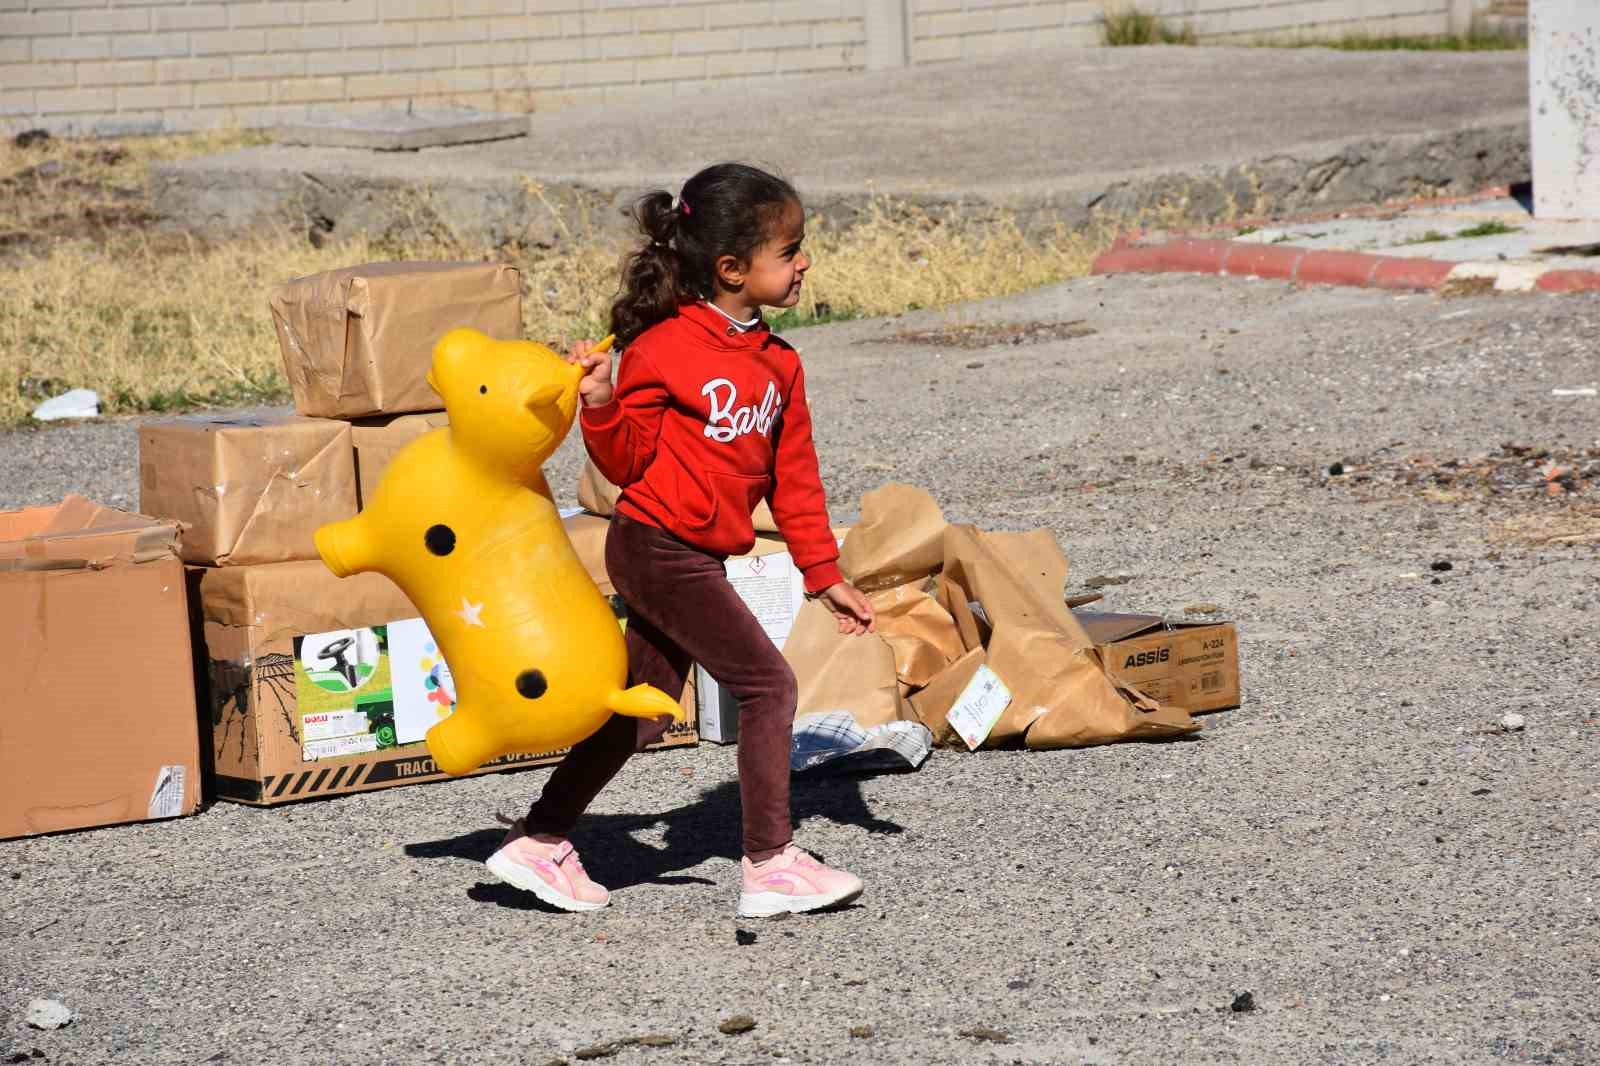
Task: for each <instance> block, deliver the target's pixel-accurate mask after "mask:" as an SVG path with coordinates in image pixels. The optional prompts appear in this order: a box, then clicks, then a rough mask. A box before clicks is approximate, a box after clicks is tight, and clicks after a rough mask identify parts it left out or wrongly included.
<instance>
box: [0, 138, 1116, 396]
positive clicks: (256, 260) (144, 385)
mask: <svg viewBox="0 0 1600 1066" xmlns="http://www.w3.org/2000/svg"><path fill="white" fill-rule="evenodd" d="M245 139H246V138H244V137H242V136H241V135H238V134H233V135H221V136H216V135H213V136H209V137H191V138H149V139H141V140H129V141H126V142H122V143H121V144H119V145H108V144H106V143H104V142H74V141H52V142H49V143H47V144H46V145H44V146H42V147H38V148H30V149H17V148H14V147H12V146H10V145H9V144H7V145H6V146H5V147H3V148H0V233H10V234H15V235H19V236H15V237H13V238H12V239H11V241H10V246H9V247H6V246H5V245H4V244H0V256H3V257H4V258H0V423H14V422H18V421H21V420H23V419H25V418H26V417H27V412H28V411H30V410H31V409H32V408H33V406H34V405H36V404H37V403H38V402H39V401H40V400H42V399H45V398H47V397H49V396H51V395H54V394H55V393H57V392H60V391H63V390H65V389H68V388H75V387H88V388H93V389H95V390H97V391H98V392H99V393H100V396H101V401H102V409H103V410H104V411H105V412H107V413H118V412H140V411H170V410H180V409H185V408H192V407H196V406H205V405H231V404H248V403H260V402H282V401H284V400H285V399H286V398H287V389H286V387H285V384H284V380H283V376H282V371H281V367H280V364H279V354H278V346H277V341H276V339H275V338H274V336H273V333H272V328H271V322H270V319H269V316H268V313H267V310H266V297H267V292H268V290H269V289H270V288H271V287H272V286H273V285H275V284H277V283H279V282H281V281H284V280H287V279H289V278H293V277H299V276H302V275H305V274H311V273H315V272H318V271H322V270H330V269H334V268H337V267H342V266H349V265H352V264H356V263H362V262H369V261H373V260H382V259H440V258H443V259H466V260H478V259H503V260H506V261H509V262H512V263H514V264H515V265H517V266H518V267H520V268H521V270H522V271H523V276H524V281H525V285H526V289H525V299H524V305H523V306H524V312H523V317H524V324H525V327H526V334H527V336H529V337H532V338H535V339H539V340H543V341H545V342H546V343H551V344H564V343H565V342H567V341H569V340H572V339H576V338H578V337H591V338H592V337H597V336H600V335H601V334H603V333H604V332H605V331H606V330H605V319H606V315H607V311H608V308H609V305H610V301H611V299H612V297H613V295H614V293H615V287H616V277H617V265H618V260H619V256H620V254H621V252H622V249H621V248H620V247H618V246H616V245H615V244H614V243H609V244H608V243H606V242H603V241H600V240H599V239H592V234H591V233H590V231H589V230H588V227H587V224H586V223H585V221H584V220H582V219H575V220H568V221H567V223H566V224H567V225H568V227H569V229H568V233H567V236H568V237H569V238H570V239H569V240H564V241H563V242H562V243H561V245H560V246H559V247H558V248H557V249H555V250H548V249H521V248H516V247H502V248H483V247H469V246H465V245H463V244H462V243H461V242H460V241H459V240H457V239H456V238H454V237H453V235H451V234H450V233H448V232H447V231H444V230H443V229H441V228H440V227H438V226H436V225H432V224H431V223H430V221H429V218H428V217H427V214H426V212H425V211H419V212H418V214H417V216H416V222H415V225H414V226H412V227H411V230H410V232H408V233H406V234H405V235H404V236H402V237H401V238H399V239H389V240H387V241H385V242H383V243H378V242H375V241H373V240H370V239H367V238H365V237H361V236H357V237H351V238H346V239H342V240H337V241H334V240H329V241H328V242H326V243H325V244H324V245H323V246H322V247H320V248H318V247H313V246H312V244H311V243H310V242H309V241H308V240H307V238H306V235H305V234H304V233H302V232H294V233H290V232H283V231H275V232H257V233H253V234H250V235H246V236H241V237H238V238H235V239H230V240H227V241H220V242H215V243H207V242H203V241H199V240H196V239H194V238H192V237H189V236H187V235H184V234H182V233H173V232H167V231H161V230H158V229H154V228H152V227H151V226H150V225H149V224H148V223H149V218H148V190H147V189H146V188H145V187H144V170H145V167H146V166H147V165H148V164H149V163H150V162H151V161H153V160H155V159H163V158H177V157H180V156H182V155H186V154H197V153H201V152H209V151H215V150H218V149H219V148H222V147H226V146H228V145H230V144H235V143H239V142H240V141H242V140H245ZM52 160H57V161H59V162H60V163H61V166H59V167H46V168H45V173H44V174H43V175H42V176H41V175H40V171H39V168H40V167H41V165H42V164H47V163H49V162H51V161H52ZM19 175H20V176H19ZM41 189H43V190H44V191H45V192H47V194H48V195H45V196H37V195H32V193H37V192H39V191H40V190H41ZM113 208H114V210H113ZM810 234H811V235H810V237H809V239H808V242H807V244H808V249H809V250H810V252H811V254H812V258H813V264H814V265H813V267H812V270H811V273H810V274H809V275H808V278H807V281H808V284H807V286H806V290H805V295H804V297H803V302H802V304H801V306H800V307H798V308H796V309H795V311H794V312H791V313H786V314H785V315H784V316H783V318H782V320H781V322H780V323H779V324H780V325H781V326H793V325H800V324H805V323H806V322H808V321H822V320H826V319H829V318H840V317H856V316H860V315H876V314H888V313H894V312H898V311H905V310H910V309H915V308H922V307H930V308H931V307H940V306H944V305H947V304H952V303H956V302H960V301H965V300H972V299H979V298H983V297H987V296H995V295H1001V294H1005V293H1011V292H1017V291H1021V290H1024V289H1028V288H1032V287H1035V286H1038V285H1042V284H1047V283H1049V282H1052V281H1057V280H1061V279H1063V278H1068V277H1073V276H1077V275H1081V274H1084V273H1086V272H1087V270H1088V267H1089V264H1090V262H1091V261H1092V259H1093V257H1094V255H1095V253H1096V252H1097V251H1098V250H1099V249H1100V248H1101V247H1103V246H1104V245H1105V244H1106V243H1109V234H1105V235H1095V234H1085V233H1080V232H1073V231H1070V230H1068V229H1067V228H1066V227H1064V226H1063V227H1059V228H1058V229H1056V230H1055V231H1054V232H1051V233H1046V234H1043V235H1039V234H1033V235H1024V234H1023V232H1022V231H1021V230H1020V229H1019V228H1018V226H1017V225H1016V224H1015V223H1014V222H1013V221H1012V220H1010V219H1005V218H1002V219H999V220H984V221H974V220H970V219H967V218H964V217H963V216H961V215H959V214H955V213H950V214H947V215H940V216H934V215H930V214H929V213H927V212H925V211H922V210H919V209H916V208H913V207H909V206H906V205H903V204H896V203H894V202H891V201H888V200H881V201H878V202H877V203H875V204H874V205H873V206H872V208H871V209H870V210H869V211H868V212H867V214H866V217H865V218H864V220H863V221H861V222H860V223H859V224H858V225H855V226H852V227H850V228H849V229H848V230H842V231H841V230H835V229H831V228H829V227H828V226H826V225H824V224H823V223H822V222H821V220H815V221H813V222H812V224H811V226H810Z"/></svg>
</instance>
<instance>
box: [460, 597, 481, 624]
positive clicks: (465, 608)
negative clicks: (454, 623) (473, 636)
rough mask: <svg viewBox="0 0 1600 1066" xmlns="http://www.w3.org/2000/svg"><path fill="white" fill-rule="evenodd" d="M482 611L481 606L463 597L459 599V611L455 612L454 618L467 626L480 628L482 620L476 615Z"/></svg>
mask: <svg viewBox="0 0 1600 1066" xmlns="http://www.w3.org/2000/svg"><path fill="white" fill-rule="evenodd" d="M482 611H483V604H481V603H473V602H472V601H470V600H468V599H467V598H466V597H465V596H463V597H461V610H459V611H457V612H456V617H457V618H459V619H461V620H462V621H463V622H465V623H467V625H469V626H482V625H483V619H482V618H479V617H478V615H479V614H480V613H481V612H482Z"/></svg>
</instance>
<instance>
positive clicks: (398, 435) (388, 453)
mask: <svg viewBox="0 0 1600 1066" xmlns="http://www.w3.org/2000/svg"><path fill="white" fill-rule="evenodd" d="M449 424H450V416H449V415H447V414H445V413H444V412H443V411H425V412H423V413H421V414H414V415H380V416H378V417H376V418H361V419H353V420H352V421H351V423H350V444H351V446H352V447H353V448H354V449H355V453H356V502H357V504H359V505H360V506H362V507H365V506H366V505H367V501H368V500H370V499H372V494H373V492H374V491H376V490H377V487H378V481H379V480H380V479H381V478H382V477H383V472H384V471H385V470H386V469H388V467H389V463H390V462H392V461H393V460H394V457H395V456H396V455H398V454H400V449H401V448H404V447H405V446H406V445H407V444H410V443H411V442H412V441H414V440H416V439H417V438H418V437H421V436H423V435H424V434H427V433H432V432H433V431H434V430H436V429H442V428H444V427H445V426H448V425H449Z"/></svg>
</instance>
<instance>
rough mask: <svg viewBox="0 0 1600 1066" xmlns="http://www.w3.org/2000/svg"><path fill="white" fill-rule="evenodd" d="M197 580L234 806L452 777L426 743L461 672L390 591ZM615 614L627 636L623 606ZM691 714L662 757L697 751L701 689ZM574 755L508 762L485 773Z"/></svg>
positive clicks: (274, 569)
mask: <svg viewBox="0 0 1600 1066" xmlns="http://www.w3.org/2000/svg"><path fill="white" fill-rule="evenodd" d="M190 580H191V582H192V583H193V584H194V586H195V594H196V596H197V600H198V603H199V614H200V616H201V617H200V622H199V625H200V630H201V632H200V635H199V638H198V640H197V642H196V643H197V650H198V652H199V654H200V655H201V656H202V657H203V663H202V667H203V669H204V672H205V676H206V677H207V678H208V690H209V698H208V705H209V708H210V714H211V731H212V738H211V739H212V749H213V754H214V758H215V767H216V788H217V795H218V796H219V797H220V798H223V799H229V800H235V801H238V802H241V803H253V804H263V805H270V804H277V803H287V802H291V801H294V800H301V799H307V798H310V797H313V796H325V795H333V794H339V793H346V792H359V791H366V790H368V789H375V788H383V787H386V786H390V785H396V784H406V783H410V782H416V781H434V780H439V779H442V778H444V777H445V776H446V775H445V774H444V773H442V772H441V771H439V770H438V769H437V768H436V767H435V766H434V763H433V759H432V757H431V756H429V754H428V750H427V745H426V743H425V742H424V737H425V736H426V734H427V731H428V729H429V728H430V727H431V726H432V725H433V724H434V723H435V722H437V721H439V720H440V719H441V718H442V717H444V716H446V715H448V714H449V713H450V711H451V710H452V709H453V706H454V699H455V697H454V687H453V682H452V679H451V677H450V671H449V667H448V666H447V665H446V664H445V662H444V659H443V657H442V656H441V655H440V654H439V651H438V648H437V646H436V645H435V644H434V642H433V638H432V636H431V635H430V634H429V632H428V628H427V625H426V624H425V623H424V622H423V621H422V619H420V618H418V617H416V613H417V612H416V609H415V608H414V607H413V606H412V605H411V602H410V601H409V600H408V599H406V597H405V595H404V594H403V593H402V592H401V591H400V589H399V588H398V587H397V586H395V585H394V583H393V582H391V581H390V580H389V579H388V578H385V577H383V576H381V575H378V574H370V573H369V574H358V575H355V576H354V577H349V578H343V579H340V578H336V577H334V576H333V574H332V573H331V572H330V571H329V570H328V569H327V568H326V567H325V566H323V564H322V563H321V562H320V561H317V562H313V561H305V562H291V563H276V564H271V565H264V566H246V567H227V568H198V567H197V568H193V569H191V571H190ZM608 591H609V590H608ZM612 605H613V609H615V610H616V611H617V613H618V620H619V624H621V625H624V626H625V625H626V624H627V617H626V609H625V608H623V607H622V606H621V601H620V599H617V598H615V597H613V599H612ZM683 703H684V708H685V712H686V713H685V721H684V722H681V723H675V724H674V725H673V726H672V727H671V728H670V729H669V730H668V732H667V734H666V736H665V737H663V738H662V740H661V741H660V742H659V743H657V744H656V745H654V746H655V747H677V746H681V745H685V744H694V743H696V741H697V736H696V731H695V723H694V714H693V710H694V694H693V689H692V687H690V688H687V689H686V690H685V692H684V695H683ZM562 754H563V752H561V751H556V752H546V753H539V754H518V755H508V756H504V757H502V758H500V759H497V760H495V761H494V762H492V763H489V764H488V765H486V766H484V767H482V768H480V769H479V770H477V771H475V772H476V773H490V772H493V771H496V770H503V769H507V768H510V767H515V766H531V765H540V764H544V763H550V762H555V761H557V760H559V758H560V757H561V755H562Z"/></svg>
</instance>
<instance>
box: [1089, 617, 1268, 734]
mask: <svg viewBox="0 0 1600 1066" xmlns="http://www.w3.org/2000/svg"><path fill="white" fill-rule="evenodd" d="M1073 614H1074V615H1076V616H1077V618H1078V621H1079V622H1081V623H1082V624H1083V628H1084V630H1085V631H1086V632H1088V634H1089V637H1090V639H1092V640H1093V641H1094V642H1095V645H1096V646H1097V647H1098V648H1099V649H1100V654H1101V657H1102V658H1103V659H1104V660H1105V665H1106V672H1107V673H1109V674H1111V675H1112V676H1113V677H1116V678H1119V679H1121V680H1122V681H1125V682H1127V683H1128V684H1130V685H1132V686H1133V687H1134V688H1136V689H1138V690H1139V691H1140V692H1143V693H1144V694H1145V695H1147V696H1149V697H1150V698H1151V699H1154V700H1157V701H1159V702H1161V703H1165V704H1168V705H1169V706H1172V707H1181V708H1183V709H1184V710H1186V711H1188V712H1189V713H1190V714H1200V713H1202V712H1204V711H1220V710H1225V709H1226V708H1229V707H1237V706H1239V634H1238V631H1237V630H1236V629H1235V628H1234V625H1233V623H1232V622H1168V621H1166V619H1164V618H1162V616H1161V615H1158V614H1115V613H1110V612H1104V611H1084V610H1077V611H1074V612H1073Z"/></svg>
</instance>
